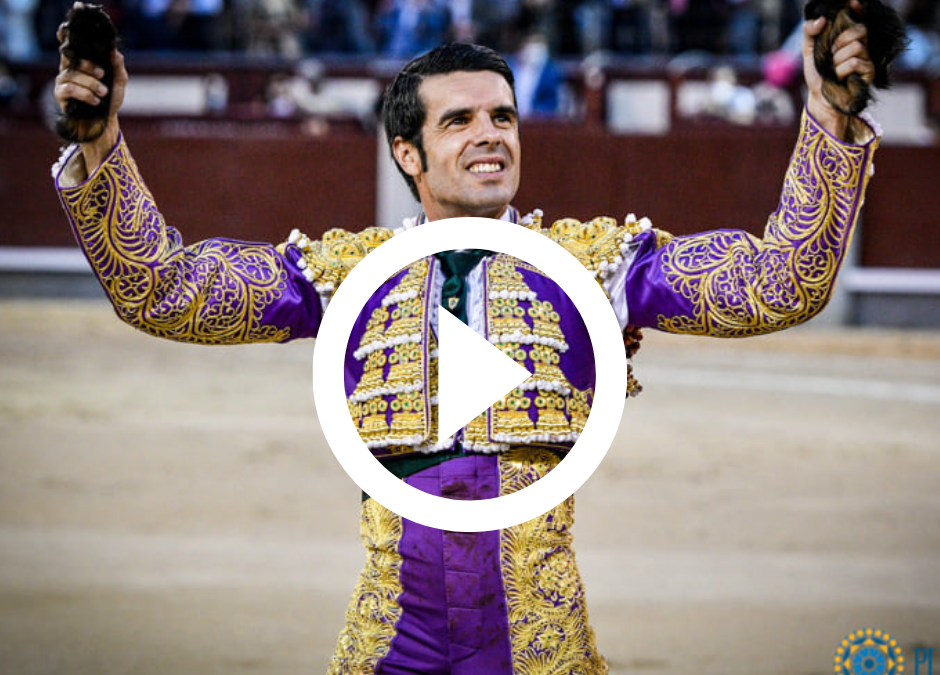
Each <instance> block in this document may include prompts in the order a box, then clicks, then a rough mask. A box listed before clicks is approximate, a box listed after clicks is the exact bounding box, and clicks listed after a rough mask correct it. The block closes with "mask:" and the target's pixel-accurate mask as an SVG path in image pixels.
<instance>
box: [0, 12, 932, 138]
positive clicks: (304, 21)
mask: <svg viewBox="0 0 940 675" xmlns="http://www.w3.org/2000/svg"><path fill="white" fill-rule="evenodd" d="M72 1H73V0H42V1H40V0H0V104H3V103H5V102H8V101H10V100H11V99H13V98H14V97H15V96H16V93H17V87H16V83H15V82H14V81H13V80H12V79H11V77H10V76H9V69H8V67H7V64H9V63H10V62H23V61H30V60H34V59H37V58H43V55H49V54H51V53H53V52H55V50H56V49H57V47H58V43H57V41H56V37H55V35H56V28H57V26H58V25H59V23H60V22H61V21H62V19H63V17H64V16H65V14H66V12H67V11H68V9H69V7H70V6H71V4H72ZM887 1H888V2H891V3H893V4H894V6H895V8H896V9H897V10H898V11H899V12H900V13H901V14H902V16H903V17H904V19H905V21H906V23H907V30H908V36H909V38H910V39H911V45H910V48H909V50H908V51H907V52H906V53H905V54H904V55H903V56H902V57H901V59H900V62H899V64H898V66H899V67H900V68H902V69H904V68H908V69H918V70H923V71H926V72H928V73H932V74H933V75H937V74H940V30H938V29H940V2H938V0H887ZM102 4H104V5H105V7H106V8H107V10H108V12H109V14H110V15H111V17H112V18H113V20H114V22H115V23H116V24H117V26H118V29H119V31H120V34H121V37H122V42H123V45H124V48H125V49H129V50H137V51H148V52H167V53H172V54H173V55H174V58H180V57H182V58H184V59H185V58H193V57H195V56H196V55H201V54H206V53H207V52H225V53H240V54H246V55H248V56H249V57H262V58H264V57H273V58H277V59H283V60H287V61H288V62H289V63H293V64H295V67H294V70H295V72H294V73H293V75H291V76H287V75H283V74H279V75H277V77H276V78H274V79H273V80H272V81H271V82H270V83H269V86H268V87H267V92H266V95H265V97H266V105H267V106H268V107H269V108H270V113H271V114H273V115H275V116H278V117H289V116H292V115H295V114H304V115H311V116H320V117H322V116H328V115H329V114H330V113H331V112H335V111H336V110H337V109H341V110H343V111H345V112H346V113H347V114H353V115H354V116H355V117H357V118H360V119H363V120H365V119H368V118H370V117H371V115H372V108H373V107H374V106H373V105H372V104H371V102H370V101H371V100H372V99H374V98H375V96H377V94H374V95H373V94H372V93H370V92H352V94H350V92H349V91H332V90H331V91H327V90H326V89H325V88H324V82H323V77H322V70H323V69H322V65H321V62H320V57H321V56H323V55H358V56H363V57H366V58H386V59H394V60H405V59H409V58H411V57H413V56H415V55H417V54H420V53H422V52H424V51H427V50H428V49H430V48H432V47H433V46H435V45H437V44H440V43H441V42H444V41H448V40H456V41H471V42H477V43H481V44H485V45H488V46H490V47H493V48H494V49H496V50H498V51H500V52H501V53H503V54H504V55H506V56H507V57H508V60H509V63H510V65H511V66H512V68H513V71H514V73H515V75H516V89H517V101H518V105H519V110H520V113H521V114H522V116H523V117H539V116H557V115H561V116H564V117H572V116H574V115H575V114H576V111H577V102H576V101H575V98H576V97H575V96H574V95H573V94H572V92H571V90H570V87H568V86H567V85H566V83H565V78H564V75H563V70H564V69H563V67H562V66H561V65H560V64H561V63H563V62H567V63H568V64H571V63H572V62H573V63H581V64H582V65H583V66H584V69H585V70H586V71H587V70H590V67H589V66H590V64H591V63H595V64H596V63H599V62H603V61H604V59H606V58H607V57H608V56H610V57H613V58H617V57H630V56H633V57H640V58H642V57H643V56H644V55H656V56H666V57H668V58H669V59H670V68H671V69H679V70H680V71H681V70H683V69H686V68H689V67H696V66H704V67H706V68H708V69H709V70H710V72H711V80H712V86H711V88H710V89H709V93H708V95H707V96H705V97H704V98H702V99H701V100H698V99H695V100H693V99H688V100H686V99H682V100H680V101H679V108H680V110H679V112H680V114H682V115H684V116H687V117H698V116H710V117H718V118H723V119H729V120H731V121H734V122H738V123H751V122H752V121H753V120H755V119H758V118H767V119H770V120H772V121H776V122H782V123H786V122H787V121H788V120H790V119H791V118H792V117H793V114H794V113H793V111H792V109H791V108H792V106H791V105H790V104H789V103H788V99H787V96H786V95H784V94H783V92H784V90H786V89H788V88H790V87H792V86H793V85H795V84H796V83H798V81H799V78H800V68H801V65H800V64H801V42H802V25H801V10H802V4H803V0H103V2H102ZM187 55H192V56H187ZM714 55H719V56H734V57H740V58H743V59H745V60H748V59H750V63H751V68H753V67H754V66H755V65H757V64H760V68H761V70H762V72H763V81H762V82H761V83H760V85H759V86H756V87H753V88H752V87H747V86H743V85H741V84H740V83H738V81H737V74H736V72H735V71H734V69H732V68H729V67H727V65H726V64H725V65H724V66H723V65H722V59H718V61H717V62H715V59H713V58H712V57H713V56H714ZM215 80H218V82H216V83H215V84H213V82H215ZM215 80H212V78H210V80H208V81H209V83H210V84H211V85H212V86H208V85H207V86H208V90H207V91H208V93H207V97H208V99H207V100H208V101H209V103H212V102H214V101H216V100H218V101H220V103H219V104H218V105H210V108H213V109H216V108H218V109H223V108H224V107H225V103H224V101H225V99H226V91H225V87H226V83H225V80H224V78H222V77H221V76H218V75H216V76H215ZM216 85H217V86H216ZM24 91H25V89H23V88H22V87H21V88H20V93H21V94H22V93H23V92H24ZM350 101H353V102H352V103H351V102H350ZM356 101H358V102H356ZM363 101H365V103H362V102H363ZM761 111H765V113H766V114H761ZM767 111H769V112H767Z"/></svg>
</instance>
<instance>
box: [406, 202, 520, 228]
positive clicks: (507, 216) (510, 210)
mask: <svg viewBox="0 0 940 675" xmlns="http://www.w3.org/2000/svg"><path fill="white" fill-rule="evenodd" d="M478 217H480V218H482V217H485V216H478ZM433 220H435V219H434V218H430V217H429V216H428V215H427V214H426V213H425V212H424V211H422V212H421V214H420V215H419V216H418V220H417V224H418V225H422V224H423V223H427V222H431V221H433ZM439 220H440V219H439ZM494 220H505V221H506V222H508V223H518V222H519V211H518V210H517V209H516V207H514V206H513V205H512V204H510V205H509V206H507V207H506V208H505V209H504V210H503V212H502V213H501V214H500V215H499V217H498V218H495V219H494Z"/></svg>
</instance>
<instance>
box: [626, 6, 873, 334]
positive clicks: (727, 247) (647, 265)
mask: <svg viewBox="0 0 940 675" xmlns="http://www.w3.org/2000/svg"><path fill="white" fill-rule="evenodd" d="M824 21H825V20H824V19H822V20H818V21H816V22H809V23H807V25H806V28H805V34H804V48H803V56H804V58H803V60H804V75H805V77H806V83H807V87H808V89H809V99H808V102H807V105H806V110H805V111H804V114H803V120H802V124H801V128H800V135H799V139H798V141H797V145H796V148H795V150H794V152H793V157H792V159H791V161H790V166H789V168H788V170H787V173H786V177H785V179H784V185H783V191H782V194H781V197H780V203H779V206H778V208H777V210H776V211H775V212H774V213H773V214H771V216H770V218H769V220H768V222H767V226H766V229H765V232H764V237H763V239H759V238H757V237H754V236H753V235H750V234H748V233H747V232H744V231H741V230H715V231H712V232H706V233H702V234H697V235H691V236H685V237H676V238H674V239H671V240H669V241H668V242H665V241H664V237H662V236H660V237H657V236H655V235H654V234H653V233H649V234H640V235H639V236H637V237H636V238H635V239H634V242H633V250H632V251H631V258H632V264H630V266H629V269H628V270H627V274H626V277H627V278H626V283H625V293H626V304H627V307H628V308H629V323H630V324H632V325H636V326H652V327H655V328H659V329H661V330H666V331H669V332H675V333H690V334H697V335H713V336H721V337H744V336H748V335H757V334H761V333H768V332H771V331H775V330H780V329H782V328H787V327H789V326H792V325H795V324H797V323H801V322H803V321H806V320H808V319H810V318H811V317H813V316H815V315H816V314H817V313H818V312H819V311H820V310H822V308H823V307H824V306H825V305H826V303H827V302H828V300H829V297H830V295H831V292H832V288H833V284H834V283H835V277H836V273H837V272H838V270H839V267H840V265H841V263H842V260H843V259H844V257H845V254H846V249H847V248H848V245H849V241H850V239H851V235H852V230H853V227H854V225H855V223H856V221H857V220H858V217H859V212H860V210H861V206H862V203H863V201H864V194H865V188H866V187H867V184H868V180H869V178H870V176H871V174H872V155H873V154H874V151H875V149H876V147H877V144H878V138H877V130H876V127H875V125H874V123H873V122H871V121H866V120H864V119H862V118H860V117H849V116H846V115H843V114H842V113H840V112H838V111H837V110H835V109H834V108H833V107H832V106H830V105H829V103H828V102H827V101H826V100H825V98H824V97H823V96H822V93H821V85H822V80H821V78H820V76H819V74H818V73H817V72H816V68H815V65H814V63H813V58H812V50H813V41H814V39H815V36H816V35H817V34H818V33H819V32H820V30H822V28H823V26H824V23H823V22H824ZM865 42H866V32H865V28H864V26H863V25H858V26H855V27H853V28H851V29H849V30H846V31H845V32H843V33H842V34H841V35H840V36H839V38H837V39H836V41H835V43H834V45H833V57H834V59H833V62H834V65H835V68H836V73H837V75H838V76H839V77H842V78H844V77H846V76H847V75H848V74H849V73H853V72H854V73H859V74H860V75H861V76H862V77H864V78H865V79H866V80H867V81H869V82H870V81H871V80H872V78H873V77H874V67H873V66H872V63H871V61H870V59H869V56H868V52H867V49H866V46H865Z"/></svg>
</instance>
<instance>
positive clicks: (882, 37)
mask: <svg viewBox="0 0 940 675" xmlns="http://www.w3.org/2000/svg"><path fill="white" fill-rule="evenodd" d="M860 1H861V3H862V11H861V12H856V11H854V10H853V9H852V8H851V7H850V5H849V0H809V2H807V3H806V7H805V8H804V10H803V15H804V16H805V17H806V20H807V21H812V20H814V19H818V18H819V17H821V16H824V17H826V27H825V28H824V29H823V31H822V33H820V34H819V35H818V36H817V37H816V48H815V50H814V51H813V58H814V60H815V62H816V70H818V71H819V74H820V75H821V76H822V78H823V85H822V93H823V96H825V97H826V100H827V101H829V103H831V104H832V106H833V107H834V108H835V109H836V110H838V111H839V112H841V113H843V114H845V115H857V114H859V113H860V112H862V111H863V110H864V109H865V108H866V107H867V106H868V104H869V103H870V102H871V99H872V93H871V86H870V85H869V84H868V83H867V82H865V80H864V79H862V76H861V75H859V74H858V73H852V74H851V75H849V76H848V77H847V78H845V79H844V80H840V79H839V78H838V77H836V72H835V68H834V66H833V63H832V44H833V42H835V40H836V38H837V37H838V36H839V34H840V33H842V31H844V30H846V29H848V28H851V27H852V26H854V25H855V24H857V23H863V24H865V27H866V28H867V29H868V55H869V56H870V57H871V60H872V63H874V64H875V78H874V81H873V82H872V85H874V86H875V87H878V88H879V89H887V88H888V87H889V86H890V85H891V80H890V71H891V64H892V63H894V60H895V59H896V58H897V57H898V56H899V55H900V54H901V52H903V51H904V50H905V48H906V47H907V42H908V41H907V36H906V35H905V32H904V22H903V21H902V20H901V17H900V16H898V13H897V12H896V11H895V10H894V8H892V7H891V6H890V5H887V4H885V3H884V2H882V0H860Z"/></svg>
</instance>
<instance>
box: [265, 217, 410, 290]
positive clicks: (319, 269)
mask: <svg viewBox="0 0 940 675" xmlns="http://www.w3.org/2000/svg"><path fill="white" fill-rule="evenodd" d="M391 237H392V231H391V230H389V229H387V228H384V227H367V228H366V229H364V230H362V231H361V232H349V231H347V230H341V229H339V228H334V229H332V230H328V231H327V232H325V233H324V234H323V236H322V237H321V238H320V239H319V240H318V241H313V240H310V239H308V238H307V237H306V236H304V235H299V236H298V239H297V241H294V242H291V243H294V244H295V245H296V246H297V248H299V249H300V251H301V253H302V254H303V256H304V260H306V262H307V265H308V266H309V268H310V270H311V272H312V275H311V277H309V278H310V281H312V282H313V283H314V285H315V286H316V287H317V289H318V290H323V291H335V290H336V287H337V286H339V284H340V283H341V282H342V281H343V279H345V278H346V275H347V274H349V272H350V270H352V268H353V267H355V266H356V265H358V264H359V262H360V261H361V260H362V259H363V258H365V257H366V255H368V254H369V252H371V251H372V250H373V249H375V248H377V247H378V246H379V245H380V244H382V243H383V242H385V241H387V240H388V239H390V238H391ZM282 246H283V245H282Z"/></svg>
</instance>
